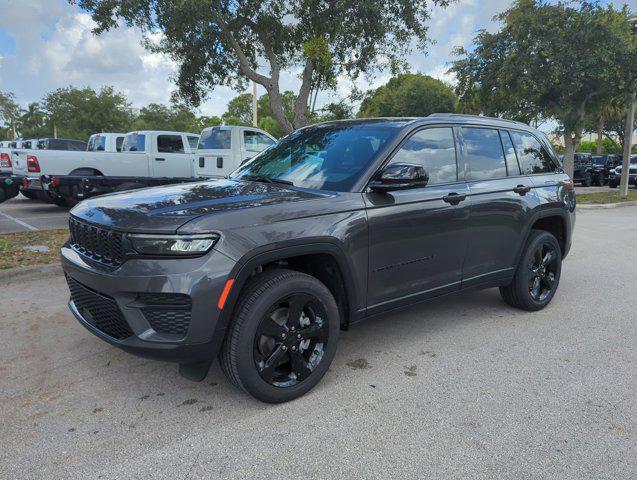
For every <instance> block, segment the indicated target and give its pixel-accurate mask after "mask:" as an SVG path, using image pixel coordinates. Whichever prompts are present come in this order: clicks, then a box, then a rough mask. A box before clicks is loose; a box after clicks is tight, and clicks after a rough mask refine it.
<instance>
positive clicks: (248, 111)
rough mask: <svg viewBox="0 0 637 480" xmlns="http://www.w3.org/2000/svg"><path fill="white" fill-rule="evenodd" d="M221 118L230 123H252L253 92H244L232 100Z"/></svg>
mask: <svg viewBox="0 0 637 480" xmlns="http://www.w3.org/2000/svg"><path fill="white" fill-rule="evenodd" d="M258 111H259V109H258V107H257V112H258ZM221 119H222V120H223V121H224V122H225V123H226V124H228V125H252V94H251V93H242V94H241V95H237V96H236V97H234V98H233V99H232V100H230V101H229V102H228V107H227V108H226V113H224V114H223V115H222V116H221ZM228 120H230V121H231V122H233V123H228Z"/></svg>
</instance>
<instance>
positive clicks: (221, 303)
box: [217, 278, 234, 310]
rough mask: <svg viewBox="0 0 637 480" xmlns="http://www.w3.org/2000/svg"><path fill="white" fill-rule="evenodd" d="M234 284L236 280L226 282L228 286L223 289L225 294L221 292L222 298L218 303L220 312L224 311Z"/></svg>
mask: <svg viewBox="0 0 637 480" xmlns="http://www.w3.org/2000/svg"><path fill="white" fill-rule="evenodd" d="M233 284H234V278H231V279H230V280H228V281H227V282H226V286H225V287H223V292H221V296H220V297H219V301H218V302H217V307H219V310H223V306H224V305H225V304H226V300H227V299H228V294H229V293H230V290H231V289H232V285H233Z"/></svg>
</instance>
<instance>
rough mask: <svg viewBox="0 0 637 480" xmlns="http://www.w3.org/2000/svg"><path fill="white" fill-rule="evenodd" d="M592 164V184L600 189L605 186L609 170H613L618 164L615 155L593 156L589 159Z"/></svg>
mask: <svg viewBox="0 0 637 480" xmlns="http://www.w3.org/2000/svg"><path fill="white" fill-rule="evenodd" d="M591 161H592V163H593V165H592V170H591V173H592V175H593V183H595V185H599V186H600V187H602V186H604V185H606V182H607V181H608V178H609V177H610V174H611V170H613V169H614V168H615V167H616V166H617V165H619V162H618V160H617V155H614V154H606V155H593V156H592V157H591Z"/></svg>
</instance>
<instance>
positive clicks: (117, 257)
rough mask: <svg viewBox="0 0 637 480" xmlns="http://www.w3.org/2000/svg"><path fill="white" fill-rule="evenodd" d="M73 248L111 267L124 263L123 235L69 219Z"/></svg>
mask: <svg viewBox="0 0 637 480" xmlns="http://www.w3.org/2000/svg"><path fill="white" fill-rule="evenodd" d="M69 230H70V232H71V246H72V247H73V249H74V250H76V251H77V252H79V253H81V254H82V255H86V256H87V257H90V258H92V259H93V260H96V261H98V262H100V263H103V264H105V265H108V266H111V267H119V266H120V265H121V264H122V263H123V261H124V250H123V248H122V234H121V233H118V232H114V231H112V230H108V229H106V228H102V227H98V226H96V225H91V224H89V223H85V222H82V221H79V220H77V219H75V218H73V217H70V218H69Z"/></svg>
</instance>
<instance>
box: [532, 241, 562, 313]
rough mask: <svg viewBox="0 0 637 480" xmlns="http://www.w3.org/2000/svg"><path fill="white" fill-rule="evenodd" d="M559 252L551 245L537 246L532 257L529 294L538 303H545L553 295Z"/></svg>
mask: <svg viewBox="0 0 637 480" xmlns="http://www.w3.org/2000/svg"><path fill="white" fill-rule="evenodd" d="M557 258H558V256H557V252H556V251H555V247H554V245H552V244H549V243H542V244H540V245H538V246H537V248H536V249H535V251H534V252H533V256H532V257H531V265H530V266H529V270H530V271H531V275H530V276H529V293H530V294H531V298H533V300H535V301H536V302H544V301H545V300H546V298H547V297H548V296H549V295H551V293H553V290H554V289H555V286H556V278H557Z"/></svg>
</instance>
